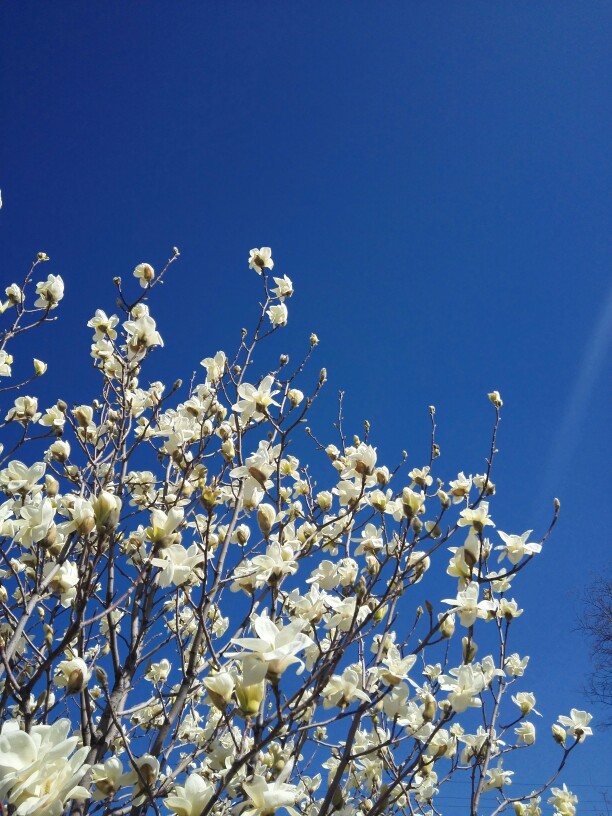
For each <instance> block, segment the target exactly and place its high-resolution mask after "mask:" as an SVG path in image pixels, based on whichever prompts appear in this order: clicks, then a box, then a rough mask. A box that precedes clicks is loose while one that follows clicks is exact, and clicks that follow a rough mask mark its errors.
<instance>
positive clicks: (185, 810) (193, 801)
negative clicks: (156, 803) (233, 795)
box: [164, 773, 215, 816]
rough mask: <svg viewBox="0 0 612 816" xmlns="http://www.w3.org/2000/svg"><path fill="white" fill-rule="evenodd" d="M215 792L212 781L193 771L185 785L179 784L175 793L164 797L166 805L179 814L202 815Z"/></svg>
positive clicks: (184, 815) (183, 815) (187, 815)
mask: <svg viewBox="0 0 612 816" xmlns="http://www.w3.org/2000/svg"><path fill="white" fill-rule="evenodd" d="M214 792H215V787H214V785H213V784H212V783H211V782H207V781H206V780H205V779H203V778H202V777H201V776H200V774H198V773H191V774H189V776H188V777H187V779H186V780H185V784H184V785H177V786H176V788H175V789H174V794H173V795H172V796H167V797H166V798H165V799H164V805H166V807H167V808H169V809H170V810H171V811H172V812H173V813H176V814H178V816H200V813H201V812H202V811H203V810H204V808H205V807H206V805H207V804H208V803H209V801H210V800H211V798H212V796H213V794H214Z"/></svg>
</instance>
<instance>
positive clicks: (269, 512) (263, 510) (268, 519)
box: [257, 504, 276, 538]
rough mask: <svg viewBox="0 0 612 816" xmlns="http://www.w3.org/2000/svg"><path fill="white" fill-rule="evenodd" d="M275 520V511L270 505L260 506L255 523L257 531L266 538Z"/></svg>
mask: <svg viewBox="0 0 612 816" xmlns="http://www.w3.org/2000/svg"><path fill="white" fill-rule="evenodd" d="M275 520H276V510H275V509H274V508H273V507H272V505H271V504H260V505H259V507H258V508H257V523H258V524H259V529H260V530H261V532H262V533H263V534H264V536H265V537H266V538H267V537H268V535H269V534H270V530H271V529H272V525H273V524H274V522H275Z"/></svg>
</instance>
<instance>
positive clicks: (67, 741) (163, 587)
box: [0, 247, 591, 816]
mask: <svg viewBox="0 0 612 816" xmlns="http://www.w3.org/2000/svg"><path fill="white" fill-rule="evenodd" d="M178 255H179V253H178V250H176V249H175V250H174V254H173V256H172V257H171V259H170V260H169V261H168V263H167V264H166V267H165V269H164V270H163V271H162V272H161V273H160V274H157V275H156V274H155V272H154V270H153V268H152V267H151V266H150V265H149V264H146V263H142V264H140V265H139V266H137V267H136V269H135V270H134V275H135V277H136V278H137V281H135V282H133V289H134V291H133V292H128V291H127V290H126V289H125V288H124V287H123V286H122V283H121V280H120V279H118V278H116V279H115V281H114V284H115V286H116V289H117V293H118V301H117V304H118V314H113V315H110V316H109V315H107V314H106V313H105V312H103V311H101V310H98V311H96V313H95V315H94V316H93V317H92V318H91V320H90V321H89V323H88V326H89V327H90V328H91V330H92V331H93V342H92V346H91V355H92V357H93V364H94V366H95V368H96V369H97V370H98V372H99V378H100V380H99V382H100V385H99V395H98V397H97V398H96V399H94V400H92V401H91V402H90V403H88V404H74V403H70V402H69V400H68V396H69V395H66V400H59V401H58V402H57V403H56V404H54V405H47V403H46V402H45V401H42V402H40V401H39V400H38V399H37V397H36V396H34V395H33V394H32V392H31V391H30V389H29V385H30V382H31V380H27V381H26V382H21V383H15V384H12V380H11V376H12V372H11V366H12V365H13V358H12V356H11V354H10V352H9V348H12V345H11V343H12V341H13V340H14V339H15V338H16V337H17V336H18V335H19V334H21V333H23V332H25V331H28V330H31V329H34V328H36V327H39V326H40V324H44V323H45V322H48V321H50V320H53V319H55V309H56V307H57V306H58V304H59V302H60V300H61V299H62V296H63V288H64V287H63V282H62V279H61V277H59V276H55V275H49V276H48V277H47V279H46V280H40V281H37V279H38V277H39V276H38V273H39V271H40V267H41V266H42V265H43V264H44V262H46V261H48V258H47V256H46V255H45V254H44V253H41V254H40V255H39V256H38V259H37V261H36V262H35V263H34V264H33V266H32V268H31V269H30V271H29V273H28V274H27V276H26V278H25V280H24V281H23V282H22V283H21V284H20V285H18V284H12V285H11V286H9V287H8V288H7V289H6V301H5V302H3V303H2V307H1V308H2V312H3V314H4V320H5V321H6V327H5V329H4V332H3V334H2V335H0V375H2V377H3V378H4V380H3V383H8V385H6V386H5V387H4V388H3V389H2V393H3V398H4V400H5V408H4V410H3V411H2V421H1V422H0V427H1V428H2V435H3V450H2V453H1V454H0V491H2V494H3V495H2V502H1V503H0V534H1V539H0V542H1V550H0V554H1V562H0V570H1V572H0V577H1V581H2V583H1V587H0V676H1V677H2V681H1V686H0V714H1V731H0V801H1V802H2V805H1V807H2V811H3V813H4V814H5V816H9V814H15V816H60V814H74V816H76V815H77V814H79V816H83V815H84V814H117V816H119V814H126V815H127V814H129V815H130V816H143V815H144V814H153V813H155V814H169V813H175V814H179V816H207V814H217V815H218V816H221V814H241V815H242V816H271V815H272V814H274V813H276V812H277V811H285V812H287V813H289V814H292V816H298V815H299V814H304V816H328V815H329V814H336V816H355V815H356V814H371V815H372V816H379V814H396V813H408V814H417V813H418V814H427V815H428V816H429V815H430V814H438V813H440V812H441V810H443V807H442V805H441V804H439V803H438V802H439V800H438V797H439V793H440V791H442V789H444V788H445V789H446V791H450V790H452V789H453V788H452V785H453V784H454V782H453V780H456V779H460V780H461V779H462V780H464V781H467V782H468V783H469V785H468V790H469V795H468V797H467V798H466V801H465V809H464V812H466V813H468V812H469V814H471V816H477V814H482V813H487V814H490V815H491V816H496V814H499V813H503V812H506V811H510V812H515V813H517V814H528V815H529V816H536V815H537V814H540V813H542V812H543V809H547V810H548V811H550V812H553V813H555V814H560V816H572V814H574V813H575V811H576V801H577V799H576V797H575V796H574V795H573V793H572V792H571V791H569V790H568V789H567V788H566V787H565V785H563V786H562V787H551V786H553V785H555V784H556V780H557V777H558V775H559V773H560V772H561V771H562V769H563V767H564V765H565V763H566V761H567V759H568V757H569V755H570V754H571V753H572V752H573V751H574V749H575V748H576V747H577V746H578V745H579V743H581V742H583V741H584V739H585V738H586V737H587V736H588V735H589V734H591V729H590V727H589V721H590V719H591V717H590V715H589V714H587V713H586V712H584V711H578V710H576V709H572V711H571V712H570V713H569V715H562V716H559V718H558V722H556V723H552V724H549V725H548V726H547V728H546V730H547V732H548V736H547V738H548V739H551V740H552V739H553V738H554V740H555V741H556V742H557V743H558V747H555V746H553V747H555V750H556V751H558V759H557V761H555V763H554V765H553V766H552V767H551V768H550V773H549V774H548V776H547V778H544V779H542V782H541V785H540V786H538V787H537V788H535V789H534V790H533V791H532V792H531V793H529V794H528V795H520V794H519V793H513V790H516V786H514V787H513V785H512V781H513V773H514V772H513V770H512V765H513V760H514V759H515V757H516V752H522V751H524V750H526V749H532V746H533V745H534V743H535V741H536V725H535V719H534V715H535V714H537V712H536V710H535V707H534V706H535V702H536V700H535V696H534V694H533V693H532V691H531V690H530V688H529V686H528V685H527V686H526V687H525V680H524V675H525V674H526V672H527V665H528V661H529V658H528V657H527V656H526V655H524V654H522V652H521V651H520V648H519V647H518V646H517V645H516V644H515V643H514V642H513V631H514V628H515V627H513V621H514V619H515V618H516V617H517V616H519V615H520V614H521V612H522V610H521V609H520V606H519V603H518V602H517V601H516V600H515V599H514V593H515V589H516V587H515V585H516V584H517V583H519V582H520V574H521V573H522V572H523V570H524V569H526V568H528V565H529V562H530V561H531V560H532V559H533V558H534V557H535V556H536V555H538V554H539V553H540V552H541V550H542V544H543V542H544V540H545V539H546V538H547V536H548V535H549V533H550V529H552V527H553V525H554V522H555V520H556V517H557V514H558V511H559V504H558V502H555V512H554V516H553V519H552V523H551V528H550V529H549V530H548V532H547V533H546V534H545V535H544V536H543V537H542V538H540V540H532V535H531V531H528V532H525V533H521V534H516V533H505V532H502V531H497V530H496V529H495V524H494V522H493V518H492V515H491V512H492V507H491V504H492V501H494V495H495V487H494V484H493V481H492V479H491V476H492V467H493V462H494V457H495V453H496V447H495V446H496V434H497V429H498V424H499V417H500V409H501V406H502V400H501V398H500V395H499V394H498V393H497V392H495V391H494V392H493V393H491V394H489V399H490V401H491V403H492V405H493V409H494V414H495V416H494V419H493V414H492V428H493V431H492V439H491V446H490V450H489V451H488V455H487V457H486V460H485V461H486V467H485V469H484V472H483V473H481V474H478V475H474V476H466V475H465V474H464V473H459V474H458V475H457V474H446V475H445V481H442V479H441V478H438V474H437V467H436V465H437V464H438V463H437V462H436V459H437V457H438V456H439V453H440V451H439V448H438V445H437V443H436V435H435V432H436V425H435V411H434V408H433V407H431V408H430V409H429V411H430V414H431V428H432V433H431V451H430V455H429V457H428V461H425V462H420V463H415V464H418V465H420V466H419V467H411V466H408V465H406V464H405V458H406V457H405V455H404V458H403V460H402V461H401V462H400V464H399V465H397V466H393V467H388V466H386V465H384V464H383V463H381V462H379V461H378V459H377V451H376V447H375V445H374V444H372V442H373V441H374V440H372V441H371V440H370V428H369V425H368V423H365V429H364V432H363V434H362V436H361V438H359V437H356V436H355V437H352V436H351V438H350V439H349V438H347V437H346V436H345V432H344V430H343V425H342V416H341V410H340V415H339V417H338V421H337V422H336V423H335V430H334V431H333V433H334V438H333V439H325V440H321V441H320V440H319V439H318V436H319V435H318V434H315V433H314V432H313V431H312V430H311V429H310V428H309V427H308V425H307V421H308V414H309V410H310V409H311V406H312V405H313V402H314V400H315V399H316V398H317V395H318V394H319V393H320V390H321V388H322V387H323V385H324V383H325V380H326V373H325V370H322V371H321V372H320V374H317V375H313V374H311V373H310V371H309V367H308V366H307V363H308V361H309V358H310V357H311V355H312V353H313V351H314V348H315V346H316V345H317V342H318V340H317V337H316V336H315V335H311V337H310V342H309V346H308V347H307V349H306V353H305V355H304V358H303V359H302V360H301V361H300V362H299V364H298V365H297V366H293V365H292V364H291V363H290V361H289V359H288V357H287V355H284V354H283V355H281V356H280V361H279V363H278V365H277V366H276V367H274V370H272V371H268V372H262V371H258V369H257V362H256V361H257V360H258V359H259V358H257V353H258V351H259V350H260V348H261V346H262V345H263V344H266V343H273V342H274V340H275V339H276V335H277V333H278V332H279V331H282V327H283V326H284V325H285V324H286V322H287V301H288V299H289V298H290V296H291V295H292V292H293V286H292V283H291V281H290V279H289V278H288V277H287V276H286V275H285V276H283V277H274V278H273V277H272V273H271V270H272V268H273V261H272V257H271V251H270V249H269V248H267V247H264V248H261V249H254V250H252V251H251V254H250V258H249V263H248V266H249V268H250V269H251V270H252V272H253V274H255V273H256V274H258V275H260V276H261V283H262V292H263V294H262V299H261V304H260V310H259V314H258V319H257V322H256V325H255V327H254V330H253V331H251V332H247V331H243V333H242V337H241V339H240V342H239V343H238V346H237V349H236V350H235V351H234V352H232V353H231V354H226V353H224V352H223V351H217V352H216V353H215V354H214V356H210V357H206V358H205V359H204V360H202V367H203V369H202V372H201V376H194V377H193V378H192V380H191V382H190V384H189V385H188V386H186V385H182V384H181V382H180V381H176V382H175V383H174V384H173V385H171V386H170V387H166V386H165V385H164V384H163V383H161V382H156V381H154V382H151V381H150V380H149V379H148V378H147V374H148V371H149V364H150V359H149V358H150V357H151V356H152V355H153V357H154V355H155V349H156V348H157V347H159V346H162V345H163V341H162V337H161V335H160V333H159V331H158V329H157V326H156V323H155V320H154V319H153V317H152V315H151V314H150V312H149V307H148V305H147V302H148V300H149V298H150V296H151V295H153V294H154V292H155V291H156V290H157V288H158V285H159V284H160V283H161V282H162V280H164V276H166V277H167V272H168V269H169V267H170V266H171V265H172V264H173V263H174V262H175V261H176V259H177V258H178ZM245 267H246V264H245ZM42 277H44V276H42ZM138 284H140V287H141V288H139V287H138ZM34 290H35V291H34ZM153 300H154V297H153ZM42 331H43V332H44V327H43V328H42ZM41 336H42V335H41ZM210 351H211V352H213V351H214V347H212V348H211V349H210ZM34 367H35V368H34V375H35V376H38V377H40V376H41V375H43V374H44V373H45V369H46V366H45V364H44V363H43V362H41V361H39V360H35V361H34ZM31 379H34V377H32V378H31ZM329 429H330V432H331V431H332V424H331V423H330V426H329ZM305 458H308V460H309V461H308V465H307V464H306V463H305V461H304V459H305ZM436 573H437V578H436V579H435V580H434V581H431V579H430V575H434V576H435V575H436ZM444 573H447V574H448V575H449V576H451V578H446V577H444ZM421 582H422V583H421ZM419 583H421V586H420V587H417V586H416V585H417V584H419ZM445 585H446V586H447V590H446V591H444V590H442V591H441V587H444V586H445ZM452 587H454V589H453V588H452ZM425 588H426V591H427V594H424V593H425ZM435 592H438V595H440V594H441V595H448V596H449V597H443V598H439V597H437V596H436V595H435ZM425 597H427V598H433V599H432V600H425ZM477 644H480V648H478V646H477ZM517 649H519V651H516V650H517ZM551 725H552V737H551V736H550V729H551ZM551 744H552V743H551ZM532 750H533V749H532ZM517 776H518V774H517ZM462 789H465V788H462ZM442 795H443V794H442ZM546 802H548V803H550V807H547V806H546Z"/></svg>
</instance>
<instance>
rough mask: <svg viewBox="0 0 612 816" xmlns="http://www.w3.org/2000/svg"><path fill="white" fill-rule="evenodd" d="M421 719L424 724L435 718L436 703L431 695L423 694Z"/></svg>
mask: <svg viewBox="0 0 612 816" xmlns="http://www.w3.org/2000/svg"><path fill="white" fill-rule="evenodd" d="M423 702H424V704H425V705H424V706H423V719H424V720H425V722H431V721H432V720H433V718H434V717H435V716H436V709H437V707H438V706H437V703H436V698H435V697H434V696H433V694H425V695H424V697H423Z"/></svg>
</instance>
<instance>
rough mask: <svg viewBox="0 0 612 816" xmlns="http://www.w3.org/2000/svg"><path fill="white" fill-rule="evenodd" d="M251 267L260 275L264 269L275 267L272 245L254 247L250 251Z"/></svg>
mask: <svg viewBox="0 0 612 816" xmlns="http://www.w3.org/2000/svg"><path fill="white" fill-rule="evenodd" d="M249 269H254V270H255V271H256V272H257V274H258V275H261V273H262V272H263V270H264V269H274V261H273V260H272V250H271V249H270V247H261V249H252V250H251V251H250V253H249Z"/></svg>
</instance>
